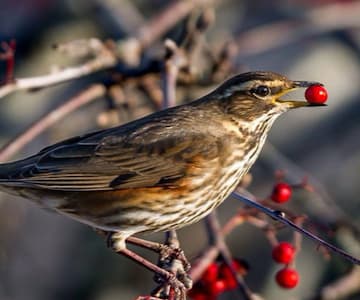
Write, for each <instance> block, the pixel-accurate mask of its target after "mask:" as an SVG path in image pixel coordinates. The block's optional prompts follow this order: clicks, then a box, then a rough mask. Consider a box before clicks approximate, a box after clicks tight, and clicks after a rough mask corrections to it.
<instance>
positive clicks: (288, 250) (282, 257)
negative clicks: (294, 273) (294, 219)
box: [272, 242, 295, 264]
mask: <svg viewBox="0 0 360 300" xmlns="http://www.w3.org/2000/svg"><path fill="white" fill-rule="evenodd" d="M294 256H295V248H294V246H293V245H291V244H290V243H287V242H280V243H279V244H277V245H276V246H275V247H274V249H273V251H272V258H273V259H274V260H275V261H276V262H278V263H283V264H288V263H290V262H291V261H292V260H293V259H294Z"/></svg>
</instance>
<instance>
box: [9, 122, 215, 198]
mask: <svg viewBox="0 0 360 300" xmlns="http://www.w3.org/2000/svg"><path fill="white" fill-rule="evenodd" d="M170 133H171V134H170ZM214 146H215V147H214ZM218 146H219V143H218V141H217V139H216V138H215V137H211V136H209V135H205V134H203V133H195V132H193V133H191V132H190V134H189V133H187V134H184V133H183V132H182V131H181V130H178V131H176V130H175V131H174V130H170V131H169V132H167V129H165V130H164V128H160V127H159V126H158V124H157V125H154V126H145V127H144V128H141V130H135V131H134V132H131V133H129V132H127V130H124V129H123V128H121V127H119V128H118V129H109V130H105V131H102V132H98V133H95V134H92V135H87V136H84V137H79V138H73V139H70V140H67V141H65V142H62V143H58V144H55V145H53V146H50V147H48V148H45V149H44V150H42V151H40V152H39V153H38V154H37V155H35V156H33V157H31V158H29V159H25V160H23V161H20V162H18V163H16V162H15V163H13V167H12V168H11V169H12V170H13V172H9V176H8V179H9V180H10V181H12V182H14V183H16V184H20V185H23V186H30V187H31V186H32V187H38V188H44V189H51V190H63V191H96V190H112V189H124V188H141V187H152V186H172V185H174V186H176V185H177V184H178V183H179V180H181V178H183V177H184V175H185V174H186V172H187V170H188V168H189V166H190V165H192V166H194V164H195V165H196V164H198V165H199V167H200V165H201V166H204V167H205V166H206V164H205V163H203V162H206V161H207V162H208V163H209V164H211V161H212V160H213V159H216V157H217V154H218V153H217V152H218V151H221V150H220V147H218Z"/></svg>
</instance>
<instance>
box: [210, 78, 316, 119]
mask: <svg viewBox="0 0 360 300" xmlns="http://www.w3.org/2000/svg"><path fill="white" fill-rule="evenodd" d="M314 84H316V85H321V84H320V83H318V82H312V81H292V80H290V79H288V78H286V77H285V76H282V75H280V74H277V73H273V72H262V71H261V72H260V71H258V72H248V73H243V74H240V75H237V76H235V77H232V78H231V79H229V80H227V81H226V82H224V83H223V84H222V85H221V86H220V87H219V88H217V89H216V90H215V91H214V92H213V93H212V94H213V95H216V98H217V99H219V103H220V105H222V106H223V108H224V109H225V110H226V112H227V113H230V114H234V115H237V117H239V118H241V119H245V120H247V121H252V120H255V119H257V118H259V117H263V116H267V115H280V114H281V113H283V112H285V111H287V110H289V109H293V108H299V107H307V106H319V104H318V105H314V104H310V103H308V102H307V101H305V100H300V101H296V100H283V99H281V97H282V96H283V95H285V94H287V93H289V92H291V91H293V90H296V89H298V88H307V87H309V86H311V85H314Z"/></svg>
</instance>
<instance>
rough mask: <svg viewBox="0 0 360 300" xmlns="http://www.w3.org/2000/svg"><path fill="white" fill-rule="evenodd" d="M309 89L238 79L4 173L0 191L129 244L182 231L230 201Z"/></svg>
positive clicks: (1, 168) (271, 76)
mask: <svg viewBox="0 0 360 300" xmlns="http://www.w3.org/2000/svg"><path fill="white" fill-rule="evenodd" d="M311 84H312V83H311ZM308 85H310V83H307V82H295V81H291V80H288V79H287V78H285V77H284V76H282V75H278V74H275V73H272V72H250V73H245V74H240V75H237V76H235V77H233V78H231V79H229V80H228V81H227V82H225V83H223V84H222V85H221V86H220V87H219V88H217V89H216V90H215V91H213V92H211V93H210V94H208V95H207V96H205V97H202V98H200V99H198V100H196V101H194V102H191V103H188V104H185V105H182V106H178V107H174V108H170V109H166V110H163V111H160V112H157V113H154V114H152V115H149V116H147V117H144V118H142V119H139V120H135V121H133V122H130V123H128V124H125V125H122V126H119V127H116V128H111V129H107V130H102V131H98V132H95V133H90V134H87V135H84V136H80V137H75V138H71V139H68V140H66V141H63V142H60V143H57V144H55V145H52V146H49V147H47V148H45V149H43V150H42V151H40V152H39V153H38V154H35V155H33V156H31V157H28V158H25V159H23V160H20V161H16V162H11V163H7V164H2V165H0V188H1V189H3V190H4V191H7V192H10V193H15V194H17V195H20V196H23V197H25V198H29V199H32V200H34V201H35V202H37V203H39V204H40V205H42V206H44V207H46V208H49V209H52V210H55V211H57V212H59V213H62V214H65V215H68V216H70V217H72V218H74V219H76V220H78V221H80V222H83V223H86V224H89V225H90V226H92V227H95V228H99V229H102V230H106V231H112V232H117V233H118V238H119V239H120V240H125V239H126V238H127V237H128V236H130V235H132V234H134V233H137V232H146V231H149V232H153V231H166V230H170V229H176V228H180V227H183V226H185V225H188V224H191V223H193V222H196V221H198V220H200V219H201V218H203V217H204V216H206V215H207V214H209V213H210V212H211V211H212V210H213V209H214V208H216V207H217V206H218V205H220V204H221V203H222V202H223V201H224V200H225V199H226V198H227V197H228V196H229V194H230V193H231V192H232V191H233V190H234V189H235V188H236V186H237V185H238V183H239V181H240V180H241V178H242V177H243V176H244V174H246V172H248V170H249V169H250V167H251V166H252V165H253V163H254V162H255V160H256V159H257V157H258V155H259V153H260V150H261V148H262V146H263V144H264V142H265V139H266V136H267V133H268V131H269V129H270V127H271V125H272V124H273V122H274V121H275V119H276V118H277V117H278V116H280V115H281V114H282V113H283V112H285V111H287V110H288V109H290V108H295V107H300V106H306V105H307V103H306V102H295V101H284V100H281V99H279V97H280V96H281V95H283V94H285V93H287V92H288V91H290V90H292V89H295V88H297V87H304V86H308Z"/></svg>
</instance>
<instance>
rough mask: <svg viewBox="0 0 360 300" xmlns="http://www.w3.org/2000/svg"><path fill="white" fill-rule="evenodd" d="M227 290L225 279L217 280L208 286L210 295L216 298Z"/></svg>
mask: <svg viewBox="0 0 360 300" xmlns="http://www.w3.org/2000/svg"><path fill="white" fill-rule="evenodd" d="M226 290H227V282H226V281H225V279H218V280H216V281H215V282H213V283H212V284H211V285H210V286H209V292H210V294H211V295H214V296H217V295H219V294H221V293H223V292H225V291H226Z"/></svg>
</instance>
